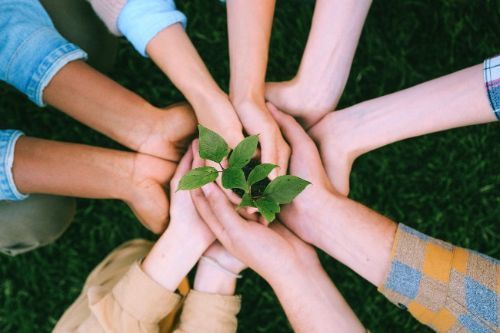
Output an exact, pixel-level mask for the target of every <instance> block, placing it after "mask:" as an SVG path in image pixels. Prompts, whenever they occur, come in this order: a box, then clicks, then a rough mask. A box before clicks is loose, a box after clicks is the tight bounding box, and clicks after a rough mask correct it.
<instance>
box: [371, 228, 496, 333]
mask: <svg viewBox="0 0 500 333" xmlns="http://www.w3.org/2000/svg"><path fill="white" fill-rule="evenodd" d="M499 269H500V266H499V263H498V260H496V259H494V258H491V257H488V256H485V255H483V254H480V253H477V252H474V251H471V250H467V249H463V248H461V247H457V246H453V245H451V244H449V243H446V242H443V241H440V240H438V239H435V238H432V237H429V236H427V235H424V234H422V233H420V232H418V231H416V230H414V229H412V228H409V227H407V226H405V225H403V224H400V225H399V227H398V231H397V232H396V237H395V240H394V245H393V248H392V260H391V265H390V268H389V271H388V272H387V275H386V279H385V281H384V283H383V284H382V285H381V286H380V287H379V291H380V292H381V293H382V294H384V295H385V296H386V297H387V298H388V299H389V300H390V301H391V302H393V303H394V304H396V305H397V306H399V307H400V308H402V309H407V310H408V311H409V312H410V313H411V314H412V315H413V316H414V317H415V318H416V319H417V320H419V321H420V322H422V323H423V324H425V325H428V326H430V327H431V328H433V329H434V330H435V331H437V332H492V333H493V332H498V327H499V326H498V325H499V322H498V310H499V304H498V302H499V297H498V294H497V290H498V284H497V283H498V282H497V281H498V279H499V275H498V274H499Z"/></svg>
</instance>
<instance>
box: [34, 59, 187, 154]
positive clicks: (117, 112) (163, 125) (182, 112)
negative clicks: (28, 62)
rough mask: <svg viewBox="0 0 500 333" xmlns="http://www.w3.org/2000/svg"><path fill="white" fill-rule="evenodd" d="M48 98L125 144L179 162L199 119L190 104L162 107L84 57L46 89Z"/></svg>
mask: <svg viewBox="0 0 500 333" xmlns="http://www.w3.org/2000/svg"><path fill="white" fill-rule="evenodd" d="M43 97H44V101H45V102H46V103H48V104H50V105H52V106H54V107H56V108H57V109H59V110H61V111H63V112H64V113H66V114H67V115H69V116H71V117H73V118H75V119H76V120H78V121H80V122H82V123H84V124H86V125H88V126H89V127H91V128H93V129H95V130H97V131H99V132H101V133H103V134H104V135H106V136H108V137H110V138H112V139H114V140H115V141H117V142H119V143H121V144H122V145H124V146H126V147H128V148H130V149H132V150H134V151H138V152H141V153H144V154H149V155H153V156H156V157H159V158H163V159H167V160H171V161H178V160H180V157H181V156H182V153H183V151H184V150H185V149H182V147H183V145H185V140H186V139H187V138H188V137H189V136H190V135H192V134H193V133H194V129H195V124H196V121H195V117H194V114H193V111H192V109H191V107H189V106H188V105H187V104H180V105H177V106H171V107H169V108H166V109H160V108H157V107H154V106H152V105H151V104H150V103H148V102H146V101H145V100H144V99H143V98H142V97H140V96H138V95H136V94H135V93H133V92H131V91H130V90H128V89H126V88H124V87H122V86H121V85H119V84H118V83H116V82H115V81H113V80H111V79H109V78H108V77H106V76H105V75H103V74H101V73H99V72H98V71H96V70H95V69H93V68H92V67H90V66H89V65H87V64H86V63H85V62H83V61H74V62H71V63H69V64H67V65H66V66H64V67H63V68H62V69H61V70H60V71H59V72H58V73H57V74H56V75H55V76H54V78H53V79H52V80H51V82H50V83H49V85H48V86H47V87H46V88H45V90H44V94H43Z"/></svg>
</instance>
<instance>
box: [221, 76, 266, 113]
mask: <svg viewBox="0 0 500 333" xmlns="http://www.w3.org/2000/svg"><path fill="white" fill-rule="evenodd" d="M229 99H230V100H231V103H232V104H233V105H234V107H235V108H236V110H237V111H238V109H239V108H240V107H244V106H246V105H264V104H265V84H264V83H262V84H261V85H254V86H251V87H238V88H233V87H232V85H231V88H230V89H229Z"/></svg>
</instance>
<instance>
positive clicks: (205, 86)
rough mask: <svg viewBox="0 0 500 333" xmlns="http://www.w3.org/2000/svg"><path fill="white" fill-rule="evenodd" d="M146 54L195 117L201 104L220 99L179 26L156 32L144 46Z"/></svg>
mask: <svg viewBox="0 0 500 333" xmlns="http://www.w3.org/2000/svg"><path fill="white" fill-rule="evenodd" d="M146 50H147V53H148V55H149V56H150V57H151V59H152V60H153V61H154V62H155V63H156V65H158V67H159V68H160V69H161V70H162V71H163V72H164V73H165V75H167V76H168V78H169V79H170V80H171V81H172V82H173V84H174V85H175V86H176V87H177V88H178V89H179V90H180V91H181V92H182V94H183V95H184V96H185V97H186V98H187V100H188V101H189V103H191V105H193V107H194V109H195V112H197V116H198V117H200V115H199V112H200V110H201V109H202V108H203V107H205V105H204V104H205V103H209V102H215V101H217V100H219V99H222V98H224V96H225V94H224V93H223V91H222V90H221V89H220V88H219V86H218V85H217V83H216V82H215V81H214V80H213V78H212V76H211V75H210V73H209V72H208V69H207V67H206V66H205V64H204V62H203V60H202V59H201V57H200V55H199V54H198V52H197V51H196V49H195V48H194V46H193V44H192V42H191V40H190V39H189V37H188V35H187V34H186V32H185V31H184V29H183V28H182V26H181V25H180V24H174V25H172V26H170V27H168V28H166V29H164V30H162V31H161V32H159V33H158V34H157V35H156V36H155V37H154V38H153V39H152V40H151V42H149V44H148V46H147V49H146Z"/></svg>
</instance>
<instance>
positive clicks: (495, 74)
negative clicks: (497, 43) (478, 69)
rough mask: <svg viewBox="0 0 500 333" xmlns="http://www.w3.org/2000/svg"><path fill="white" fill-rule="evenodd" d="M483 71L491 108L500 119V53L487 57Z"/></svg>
mask: <svg viewBox="0 0 500 333" xmlns="http://www.w3.org/2000/svg"><path fill="white" fill-rule="evenodd" d="M483 71H484V82H485V84H486V92H487V93H488V99H489V100H490V104H491V108H492V109H493V113H494V114H495V116H496V117H497V119H499V120H500V55H498V56H496V57H493V58H489V59H486V60H485V61H484V65H483Z"/></svg>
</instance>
